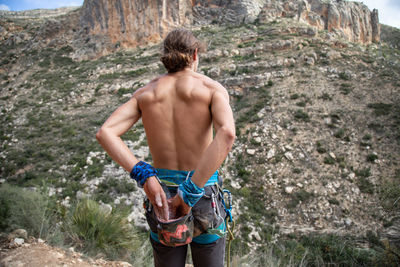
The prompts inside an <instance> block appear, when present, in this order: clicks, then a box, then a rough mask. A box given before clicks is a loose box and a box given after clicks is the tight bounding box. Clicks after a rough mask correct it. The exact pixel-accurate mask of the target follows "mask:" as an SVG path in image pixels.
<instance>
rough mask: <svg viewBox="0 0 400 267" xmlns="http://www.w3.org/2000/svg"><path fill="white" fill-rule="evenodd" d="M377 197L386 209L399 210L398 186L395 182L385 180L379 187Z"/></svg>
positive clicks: (399, 192) (399, 189)
mask: <svg viewBox="0 0 400 267" xmlns="http://www.w3.org/2000/svg"><path fill="white" fill-rule="evenodd" d="M379 197H380V200H381V203H382V206H383V207H384V208H385V209H386V210H400V186H399V183H396V182H385V183H383V184H382V185H381V187H380V193H379Z"/></svg>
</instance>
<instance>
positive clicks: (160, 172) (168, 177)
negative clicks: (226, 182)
mask: <svg viewBox="0 0 400 267" xmlns="http://www.w3.org/2000/svg"><path fill="white" fill-rule="evenodd" d="M156 170H157V176H158V178H160V180H161V181H162V182H164V183H165V184H166V185H167V186H178V185H179V184H181V183H183V182H184V181H185V180H186V179H187V178H190V177H192V176H193V174H194V172H195V171H180V170H169V169H158V168H156ZM215 183H218V170H217V171H215V173H214V174H213V175H211V177H210V178H209V179H208V181H207V182H206V184H205V185H204V186H209V185H214V184H215Z"/></svg>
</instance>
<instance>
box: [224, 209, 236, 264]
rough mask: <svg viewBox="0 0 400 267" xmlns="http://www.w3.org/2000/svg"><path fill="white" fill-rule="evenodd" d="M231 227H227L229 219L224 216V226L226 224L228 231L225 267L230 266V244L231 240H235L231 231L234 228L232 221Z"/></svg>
mask: <svg viewBox="0 0 400 267" xmlns="http://www.w3.org/2000/svg"><path fill="white" fill-rule="evenodd" d="M231 222H232V227H229V217H228V216H226V220H225V224H226V230H227V231H228V235H229V237H228V250H227V267H230V266H231V243H232V241H233V239H235V236H234V235H233V229H234V228H235V221H234V220H232V221H231Z"/></svg>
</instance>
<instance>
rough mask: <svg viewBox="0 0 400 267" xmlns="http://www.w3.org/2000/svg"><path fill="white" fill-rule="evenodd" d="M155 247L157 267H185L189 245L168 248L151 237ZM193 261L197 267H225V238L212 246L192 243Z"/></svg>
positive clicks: (155, 264)
mask: <svg viewBox="0 0 400 267" xmlns="http://www.w3.org/2000/svg"><path fill="white" fill-rule="evenodd" d="M150 242H151V245H152V247H153V255H154V266H155V267H185V261H186V254H187V248H188V245H185V246H180V247H167V246H164V245H163V244H161V243H158V242H156V241H154V240H153V239H152V238H151V237H150ZM190 250H191V252H192V260H193V264H194V266H195V267H223V266H224V256H225V238H219V239H218V240H217V241H215V242H214V243H211V244H204V245H202V244H197V243H195V242H192V243H190Z"/></svg>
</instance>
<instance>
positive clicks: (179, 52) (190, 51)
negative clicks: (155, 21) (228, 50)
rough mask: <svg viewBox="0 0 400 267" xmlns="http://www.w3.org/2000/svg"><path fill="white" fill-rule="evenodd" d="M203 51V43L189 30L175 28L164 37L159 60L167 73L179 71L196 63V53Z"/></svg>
mask: <svg viewBox="0 0 400 267" xmlns="http://www.w3.org/2000/svg"><path fill="white" fill-rule="evenodd" d="M203 51H204V45H203V44H202V43H201V42H200V41H199V40H197V38H196V37H194V35H193V34H192V33H191V32H190V31H188V30H185V29H176V30H173V31H171V32H170V33H169V34H168V35H167V37H166V38H165V39H164V43H163V55H162V56H161V62H162V63H163V64H164V66H165V68H166V69H167V70H168V73H173V72H177V71H181V70H183V69H185V68H186V67H191V66H192V64H198V57H197V53H198V52H203ZM196 68H197V65H195V69H196Z"/></svg>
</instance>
